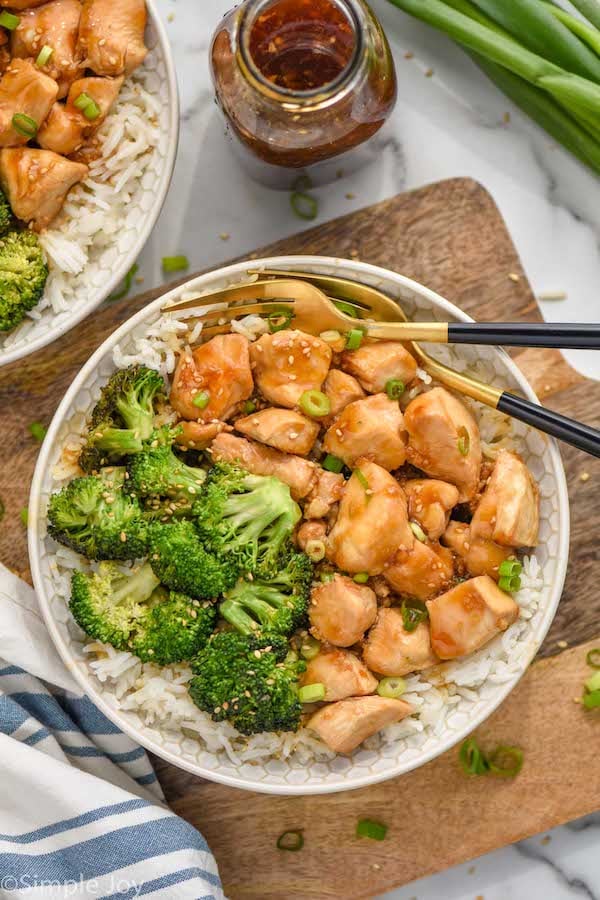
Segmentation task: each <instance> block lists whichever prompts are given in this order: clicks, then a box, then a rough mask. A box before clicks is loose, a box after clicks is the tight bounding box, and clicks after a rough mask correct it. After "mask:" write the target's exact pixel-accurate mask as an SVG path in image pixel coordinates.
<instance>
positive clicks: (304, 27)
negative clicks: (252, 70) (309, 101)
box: [249, 0, 356, 91]
mask: <svg viewBox="0 0 600 900" xmlns="http://www.w3.org/2000/svg"><path fill="white" fill-rule="evenodd" d="M355 41H356V36H355V33H354V28H353V27H352V24H351V22H350V20H349V19H348V17H347V16H346V15H345V14H344V12H343V11H342V10H341V9H340V8H339V7H338V6H337V4H336V3H334V2H333V0H275V2H274V3H272V4H271V5H270V6H269V7H268V8H267V9H266V10H264V12H262V13H261V14H260V15H259V16H258V17H257V19H256V21H255V22H254V24H253V26H252V31H251V32H250V40H249V49H250V55H251V57H252V60H253V62H254V64H255V66H256V67H257V69H258V70H259V71H260V73H261V74H262V75H263V77H264V78H266V79H267V80H268V81H270V82H272V83H273V84H274V85H276V86H277V87H279V88H284V89H286V90H289V91H311V90H315V89H318V88H320V87H323V86H324V85H325V84H330V83H331V82H332V81H335V79H336V78H337V77H338V76H339V75H340V74H341V73H342V72H343V70H344V69H345V68H346V66H347V65H348V64H349V62H350V61H351V59H352V55H353V52H354V47H355Z"/></svg>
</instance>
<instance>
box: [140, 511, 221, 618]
mask: <svg viewBox="0 0 600 900" xmlns="http://www.w3.org/2000/svg"><path fill="white" fill-rule="evenodd" d="M149 558H150V563H151V565H152V568H153V569H154V572H155V574H156V576H157V577H158V578H160V580H161V582H162V583H163V584H166V585H167V587H169V588H171V590H173V591H179V592H180V593H182V594H188V595H189V596H190V597H195V598H197V599H199V600H210V599H214V598H215V597H218V596H219V595H220V594H222V593H223V592H224V591H226V590H227V588H230V587H231V586H232V585H233V584H234V583H235V580H236V578H237V576H238V570H237V569H236V568H235V566H232V565H231V563H228V562H227V561H222V560H220V559H217V557H216V556H213V554H212V553H209V552H208V551H207V550H205V549H204V547H203V546H202V543H201V541H200V538H199V537H198V533H197V531H196V529H195V528H194V526H193V524H192V523H191V522H189V521H187V520H182V521H178V522H171V523H169V524H168V525H163V524H154V525H151V526H150V528H149Z"/></svg>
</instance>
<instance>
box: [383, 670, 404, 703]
mask: <svg viewBox="0 0 600 900" xmlns="http://www.w3.org/2000/svg"><path fill="white" fill-rule="evenodd" d="M405 691H406V682H405V680H404V678H395V677H394V676H390V677H389V678H382V679H381V681H380V682H379V684H378V685H377V693H378V694H379V696H380V697H390V698H391V699H392V700H395V699H396V698H397V697H401V696H402V694H403V693H404V692H405Z"/></svg>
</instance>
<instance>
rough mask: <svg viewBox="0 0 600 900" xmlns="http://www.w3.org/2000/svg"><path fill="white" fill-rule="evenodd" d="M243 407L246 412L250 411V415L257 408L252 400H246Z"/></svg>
mask: <svg viewBox="0 0 600 900" xmlns="http://www.w3.org/2000/svg"><path fill="white" fill-rule="evenodd" d="M242 409H243V411H244V412H245V413H248V415H250V413H253V412H254V410H255V409H256V403H254V402H253V401H252V400H246V402H245V403H244V405H243V407H242Z"/></svg>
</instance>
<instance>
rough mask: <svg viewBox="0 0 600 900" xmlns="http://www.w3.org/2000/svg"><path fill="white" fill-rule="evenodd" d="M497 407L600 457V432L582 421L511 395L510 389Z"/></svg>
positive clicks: (505, 392)
mask: <svg viewBox="0 0 600 900" xmlns="http://www.w3.org/2000/svg"><path fill="white" fill-rule="evenodd" d="M497 408H498V409H499V410H500V411H501V412H504V413H507V414H508V415H509V416H512V417H513V418H514V419H520V420H521V422H526V423H527V425H533V427H534V428H537V429H538V430H539V431H544V432H545V433H546V434H549V435H551V436H552V437H554V438H557V439H558V440H559V441H564V442H565V443H566V444H572V445H573V447H577V448H578V450H583V451H584V452H585V453H589V454H590V455H591V456H598V457H600V431H598V430H597V429H596V428H592V427H591V426H590V425H584V424H583V422H577V420H576V419H569V418H567V416H561V414H560V413H556V412H552V410H550V409H546V408H545V407H544V406H537V404H535V403H531V402H530V401H529V400H523V398H522V397H516V396H515V395H514V394H509V393H508V391H504V392H503V393H502V395H501V397H500V400H499V401H498V407H497Z"/></svg>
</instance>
